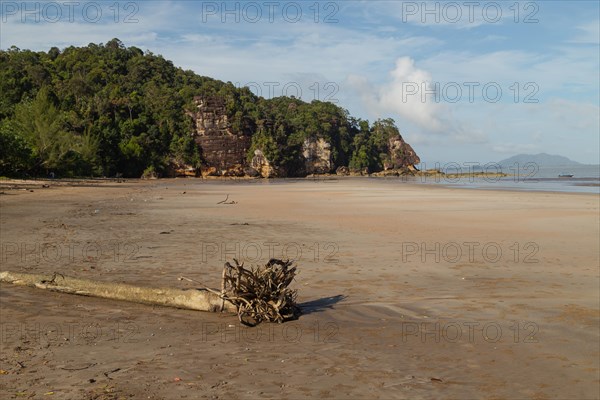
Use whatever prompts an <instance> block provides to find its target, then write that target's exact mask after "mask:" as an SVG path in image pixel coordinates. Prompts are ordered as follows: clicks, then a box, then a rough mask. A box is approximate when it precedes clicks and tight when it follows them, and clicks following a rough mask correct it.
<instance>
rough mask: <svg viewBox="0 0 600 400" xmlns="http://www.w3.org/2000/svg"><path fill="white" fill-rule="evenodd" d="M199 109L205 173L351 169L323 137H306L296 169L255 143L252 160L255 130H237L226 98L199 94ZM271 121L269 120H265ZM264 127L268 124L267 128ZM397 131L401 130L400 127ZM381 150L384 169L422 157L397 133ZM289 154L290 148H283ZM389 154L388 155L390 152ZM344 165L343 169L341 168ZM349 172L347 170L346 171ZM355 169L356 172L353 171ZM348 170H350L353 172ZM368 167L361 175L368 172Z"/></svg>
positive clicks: (195, 117) (401, 167)
mask: <svg viewBox="0 0 600 400" xmlns="http://www.w3.org/2000/svg"><path fill="white" fill-rule="evenodd" d="M194 104H195V110H194V111H193V112H188V115H189V116H190V117H191V118H192V121H193V127H194V131H193V132H192V135H193V137H194V140H195V142H196V144H197V145H198V148H199V150H200V155H201V159H202V167H201V171H199V172H200V173H201V174H202V176H261V177H263V178H272V177H277V176H306V175H313V174H329V173H334V172H336V173H338V174H341V175H344V174H346V172H348V171H349V169H348V168H347V166H345V165H340V164H337V165H336V163H335V162H334V158H333V154H332V153H333V150H334V149H333V148H332V143H329V142H328V141H327V140H326V139H324V138H322V137H311V138H307V139H305V140H304V142H303V143H302V147H301V150H300V154H298V156H297V157H299V158H298V162H297V163H296V164H294V165H295V167H294V169H295V170H293V171H287V170H286V169H285V168H280V167H281V166H280V165H275V164H273V163H272V162H271V161H270V160H269V159H268V158H267V156H266V155H265V149H263V148H261V147H260V145H257V144H255V145H254V148H255V150H254V154H253V157H252V159H251V160H250V162H248V152H249V149H250V148H251V146H252V137H253V135H254V134H255V132H253V131H247V132H236V131H235V130H234V129H233V128H232V124H231V123H230V120H229V118H228V116H227V109H226V106H225V100H224V99H223V98H220V97H206V96H198V97H195V98H194ZM262 123H263V124H268V123H269V121H262ZM263 128H264V127H263ZM396 132H397V130H396ZM386 144H387V146H386V145H384V146H383V148H381V150H382V151H383V154H385V155H386V156H385V158H384V161H383V165H382V166H381V165H380V167H379V169H381V167H383V170H384V171H412V170H414V165H415V164H419V163H420V160H419V157H418V156H417V154H416V153H415V151H414V150H413V148H412V147H411V146H410V145H409V144H408V143H406V142H405V141H404V139H403V138H402V136H400V135H399V134H397V135H393V136H392V137H390V138H389V140H388V141H387V143H386ZM280 150H281V151H282V152H283V153H285V152H286V151H289V149H286V148H281V147H280ZM386 153H387V154H386ZM340 168H342V169H341V170H340ZM344 171H346V172H344ZM350 172H352V171H350ZM350 172H348V173H350ZM369 172H378V171H369V169H368V168H365V169H364V171H363V170H361V171H360V173H361V174H368V173H369Z"/></svg>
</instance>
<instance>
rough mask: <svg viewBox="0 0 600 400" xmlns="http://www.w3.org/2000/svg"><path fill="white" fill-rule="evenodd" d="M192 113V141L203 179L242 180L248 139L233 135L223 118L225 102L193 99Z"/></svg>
mask: <svg viewBox="0 0 600 400" xmlns="http://www.w3.org/2000/svg"><path fill="white" fill-rule="evenodd" d="M194 102H195V104H196V111H195V112H193V113H188V115H190V116H191V117H192V120H193V124H194V132H193V135H194V140H195V141H196V143H197V144H198V146H199V148H200V151H201V155H202V160H203V163H204V165H203V168H202V175H203V176H208V175H210V176H214V175H216V176H243V175H245V172H244V168H245V167H247V162H246V154H247V152H248V149H249V148H250V143H251V137H250V136H249V135H246V134H244V133H238V132H233V130H232V129H231V124H230V123H229V120H228V118H227V112H226V109H225V100H224V99H222V98H218V97H202V96H197V97H195V98H194Z"/></svg>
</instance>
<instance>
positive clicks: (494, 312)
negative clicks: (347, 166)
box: [0, 179, 600, 399]
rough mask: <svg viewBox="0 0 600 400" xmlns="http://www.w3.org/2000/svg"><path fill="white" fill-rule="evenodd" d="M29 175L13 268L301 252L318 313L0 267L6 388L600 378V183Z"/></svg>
mask: <svg viewBox="0 0 600 400" xmlns="http://www.w3.org/2000/svg"><path fill="white" fill-rule="evenodd" d="M5 186H6V185H5ZM20 187H23V188H24V187H27V188H30V189H31V190H33V191H29V190H9V189H2V190H3V193H4V194H2V195H0V228H1V232H0V242H1V245H2V254H1V257H2V259H1V260H2V261H1V265H2V266H1V268H0V270H11V271H17V272H31V273H44V274H48V276H49V277H51V276H52V274H53V273H55V272H57V273H62V274H65V275H70V276H75V277H81V278H89V279H95V280H100V281H111V282H124V283H132V284H137V285H143V286H169V287H178V288H192V287H195V286H199V285H194V283H190V282H189V281H185V280H179V279H178V278H179V277H181V276H184V277H187V278H190V279H193V280H196V281H198V282H202V284H204V285H207V286H209V287H219V284H220V274H221V270H222V268H223V263H224V262H225V261H231V260H232V259H233V258H237V259H239V260H240V261H244V262H246V263H247V264H248V265H250V264H264V263H265V262H266V261H268V259H269V258H271V257H276V258H291V259H295V260H296V264H297V266H298V269H299V275H298V277H297V279H296V281H295V283H293V284H292V287H293V288H294V289H298V292H299V297H298V299H299V301H300V303H301V304H302V306H303V309H304V315H302V316H301V317H300V319H299V320H297V321H292V322H287V323H284V324H262V325H259V326H258V327H256V328H247V327H244V326H242V325H240V323H239V322H238V320H237V317H236V316H234V315H233V316H232V315H229V314H213V313H202V312H194V311H187V310H178V309H170V308H163V307H151V306H146V305H141V304H134V303H126V302H119V301H112V300H105V299H97V298H89V297H83V296H73V295H68V294H59V293H52V292H46V291H42V290H37V289H32V288H25V287H17V286H12V285H8V284H2V285H0V299H1V301H0V319H1V321H0V325H1V332H0V334H1V336H0V340H1V342H0V350H1V353H0V370H2V371H1V374H0V398H61V399H62V398H64V399H82V398H83V399H120V398H148V399H163V398H181V399H183V398H188V399H193V398H211V399H216V398H222V399H255V398H277V399H299V398H331V399H357V398H371V399H419V398H456V399H459V398H460V399H466V398H493V399H498V398H507V399H508V398H510V399H513V398H519V399H564V398H579V399H597V398H600V366H599V363H600V362H599V360H600V343H599V337H600V325H599V324H600V304H599V302H600V299H599V290H600V289H599V287H600V275H599V267H598V266H599V265H600V260H599V244H598V243H599V239H600V231H599V229H600V228H599V227H600V210H599V208H600V207H599V205H600V204H599V197H598V195H595V194H574V193H570V194H567V193H544V192H525V191H493V190H468V189H454V188H445V187H432V186H423V185H414V184H407V183H404V184H401V183H399V184H390V183H389V182H388V181H382V180H376V179H346V180H343V179H340V180H324V181H312V180H297V181H267V180H258V181H202V180H198V179H172V180H154V181H127V182H123V183H118V182H91V181H90V182H82V183H80V184H57V183H51V184H50V187H49V188H42V183H32V184H30V185H29V186H23V185H20ZM227 195H228V196H229V200H233V201H235V202H236V203H235V204H217V203H218V202H220V201H222V200H224V199H225V198H226V196H227Z"/></svg>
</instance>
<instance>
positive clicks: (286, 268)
mask: <svg viewBox="0 0 600 400" xmlns="http://www.w3.org/2000/svg"><path fill="white" fill-rule="evenodd" d="M295 275H296V267H293V266H292V262H291V261H282V260H278V259H271V260H269V262H268V263H267V264H266V265H265V266H263V267H256V268H250V269H247V268H244V265H243V264H240V263H239V262H238V261H237V260H235V259H234V265H231V264H230V263H229V262H226V263H225V267H224V268H223V275H222V282H221V291H217V290H213V289H210V288H200V289H187V290H182V289H174V288H150V287H139V286H134V285H128V284H123V283H112V282H101V281H92V280H88V279H79V278H72V277H69V276H64V275H62V274H59V273H54V274H53V276H52V277H48V276H47V275H40V274H28V273H18V272H10V271H4V272H0V282H4V283H12V284H14V285H21V286H31V287H35V288H38V289H45V290H50V291H55V292H61V293H69V294H77V295H81V296H92V297H102V298H106V299H113V300H124V301H130V302H134V303H144V304H152V305H159V306H167V307H175V308H184V309H189V310H198V311H211V312H222V311H226V312H233V313H237V314H238V318H239V320H240V322H242V323H243V324H245V325H248V326H255V325H258V324H260V323H261V322H279V323H281V322H285V321H288V320H291V319H296V318H298V317H299V315H300V308H299V307H298V305H297V304H296V291H295V290H291V289H289V288H288V286H289V285H290V283H291V282H292V281H293V280H294V277H295ZM186 279H187V278H186Z"/></svg>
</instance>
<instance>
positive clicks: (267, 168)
mask: <svg viewBox="0 0 600 400" xmlns="http://www.w3.org/2000/svg"><path fill="white" fill-rule="evenodd" d="M250 166H251V167H252V169H254V170H255V171H256V172H258V174H259V175H260V176H262V177H263V178H274V177H276V176H277V173H276V171H275V168H273V167H272V166H271V163H270V162H269V160H267V157H265V155H264V154H263V152H262V151H261V150H254V157H252V162H251V163H250Z"/></svg>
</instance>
